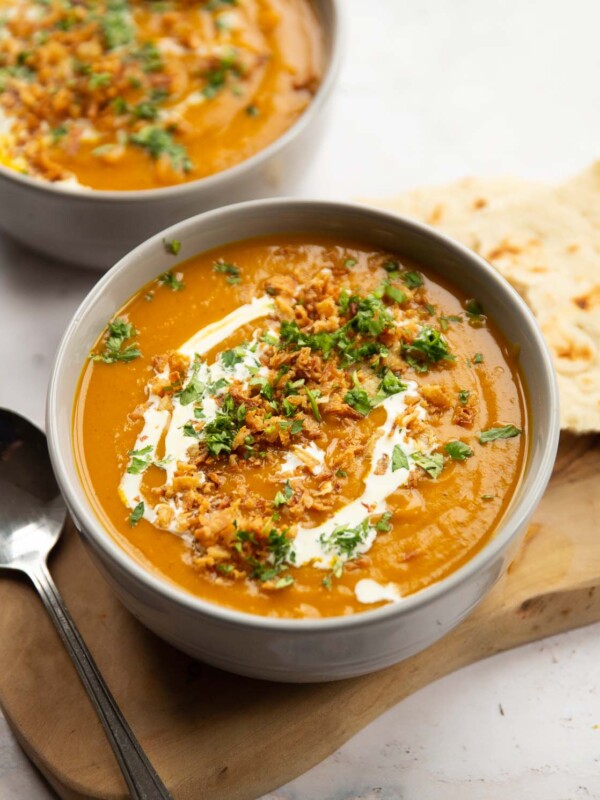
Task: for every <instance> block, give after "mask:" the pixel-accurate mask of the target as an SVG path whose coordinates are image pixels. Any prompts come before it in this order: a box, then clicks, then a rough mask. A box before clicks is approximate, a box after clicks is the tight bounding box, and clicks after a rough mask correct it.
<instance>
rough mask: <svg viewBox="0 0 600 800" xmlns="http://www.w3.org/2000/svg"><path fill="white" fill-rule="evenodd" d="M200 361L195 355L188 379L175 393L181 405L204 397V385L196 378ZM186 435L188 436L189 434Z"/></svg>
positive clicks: (186, 404) (195, 401)
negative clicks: (177, 392)
mask: <svg viewBox="0 0 600 800" xmlns="http://www.w3.org/2000/svg"><path fill="white" fill-rule="evenodd" d="M201 363H202V362H201V360H200V357H199V356H196V357H195V358H194V362H193V364H192V370H191V375H190V379H189V380H188V382H187V384H186V385H185V386H184V388H183V389H182V390H181V391H180V392H179V394H178V395H177V397H178V399H179V402H180V403H181V405H182V406H188V405H189V404H190V403H197V402H198V401H199V400H201V399H202V398H203V397H204V394H205V392H206V386H205V384H203V383H202V382H201V381H200V379H199V378H198V372H199V370H200V365H201ZM186 435H188V436H189V435H190V434H186Z"/></svg>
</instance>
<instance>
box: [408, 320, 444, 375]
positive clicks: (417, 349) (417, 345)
mask: <svg viewBox="0 0 600 800" xmlns="http://www.w3.org/2000/svg"><path fill="white" fill-rule="evenodd" d="M402 354H403V355H404V358H405V359H406V361H407V362H408V363H409V364H410V366H411V367H412V368H413V369H415V370H416V371H417V372H427V371H428V370H429V367H430V366H431V365H432V364H437V363H438V362H439V361H454V360H455V357H454V356H453V355H452V353H451V352H450V349H449V347H448V344H447V342H446V340H445V339H444V338H443V337H442V334H441V333H440V332H439V331H437V330H435V329H434V328H430V327H429V326H428V325H425V326H423V327H422V328H421V330H420V331H419V333H418V334H417V336H416V337H415V338H414V339H413V341H412V342H411V343H410V344H403V345H402Z"/></svg>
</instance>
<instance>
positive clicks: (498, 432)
mask: <svg viewBox="0 0 600 800" xmlns="http://www.w3.org/2000/svg"><path fill="white" fill-rule="evenodd" d="M520 434H521V431H520V430H519V428H516V427H515V426H514V425H503V426H502V427H501V428H490V429H489V430H487V431H481V433H480V434H479V441H480V442H481V444H485V443H486V442H494V441H496V439H513V438H514V437H515V436H520Z"/></svg>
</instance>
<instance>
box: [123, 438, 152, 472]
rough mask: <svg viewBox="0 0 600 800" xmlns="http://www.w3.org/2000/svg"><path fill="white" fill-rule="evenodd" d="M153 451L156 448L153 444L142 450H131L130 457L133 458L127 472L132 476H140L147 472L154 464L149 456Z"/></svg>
mask: <svg viewBox="0 0 600 800" xmlns="http://www.w3.org/2000/svg"><path fill="white" fill-rule="evenodd" d="M153 450H154V448H153V447H152V445H151V444H149V445H148V446H147V447H143V448H141V449H140V450H130V451H129V453H128V455H130V456H131V462H130V464H129V466H128V467H127V472H128V473H129V474H130V475H139V474H140V473H142V472H144V471H145V470H147V469H148V467H149V466H150V464H151V463H152V460H151V459H150V457H149V456H150V453H152V451H153Z"/></svg>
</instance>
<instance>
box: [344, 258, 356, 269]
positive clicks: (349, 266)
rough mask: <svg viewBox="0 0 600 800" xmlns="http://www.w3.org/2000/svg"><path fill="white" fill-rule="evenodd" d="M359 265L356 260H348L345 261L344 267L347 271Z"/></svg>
mask: <svg viewBox="0 0 600 800" xmlns="http://www.w3.org/2000/svg"><path fill="white" fill-rule="evenodd" d="M357 264H358V261H357V260H356V259H355V258H347V259H346V260H345V261H344V266H345V267H346V269H352V267H355V266H356V265H357Z"/></svg>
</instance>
